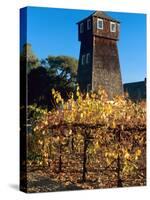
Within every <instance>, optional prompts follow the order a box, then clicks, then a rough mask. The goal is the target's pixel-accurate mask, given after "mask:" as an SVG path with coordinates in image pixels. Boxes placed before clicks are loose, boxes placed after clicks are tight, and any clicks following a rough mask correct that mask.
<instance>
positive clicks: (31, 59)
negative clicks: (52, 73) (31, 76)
mask: <svg viewBox="0 0 150 200" xmlns="http://www.w3.org/2000/svg"><path fill="white" fill-rule="evenodd" d="M20 62H21V67H24V68H26V70H27V73H29V72H30V71H31V70H32V69H34V68H37V67H39V66H40V61H39V59H38V58H37V56H36V55H35V54H34V52H33V51H32V46H31V44H29V43H27V44H24V46H23V50H22V52H21V55H20Z"/></svg>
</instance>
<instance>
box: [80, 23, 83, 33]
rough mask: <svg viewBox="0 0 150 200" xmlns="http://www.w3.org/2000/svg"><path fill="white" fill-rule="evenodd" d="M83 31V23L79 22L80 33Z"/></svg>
mask: <svg viewBox="0 0 150 200" xmlns="http://www.w3.org/2000/svg"><path fill="white" fill-rule="evenodd" d="M83 32H84V24H83V23H81V24H80V33H83Z"/></svg>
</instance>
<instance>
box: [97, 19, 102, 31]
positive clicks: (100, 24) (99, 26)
mask: <svg viewBox="0 0 150 200" xmlns="http://www.w3.org/2000/svg"><path fill="white" fill-rule="evenodd" d="M97 29H103V20H102V19H97Z"/></svg>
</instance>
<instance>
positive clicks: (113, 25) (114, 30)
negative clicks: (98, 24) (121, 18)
mask: <svg viewBox="0 0 150 200" xmlns="http://www.w3.org/2000/svg"><path fill="white" fill-rule="evenodd" d="M110 32H116V23H115V22H110Z"/></svg>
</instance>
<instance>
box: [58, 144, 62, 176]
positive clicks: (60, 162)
mask: <svg viewBox="0 0 150 200" xmlns="http://www.w3.org/2000/svg"><path fill="white" fill-rule="evenodd" d="M61 154H62V144H61V142H60V140H59V166H58V172H59V173H60V172H61V171H62V155H61Z"/></svg>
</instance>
